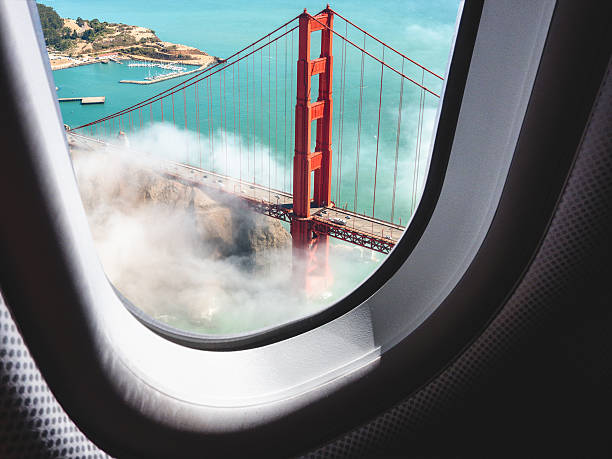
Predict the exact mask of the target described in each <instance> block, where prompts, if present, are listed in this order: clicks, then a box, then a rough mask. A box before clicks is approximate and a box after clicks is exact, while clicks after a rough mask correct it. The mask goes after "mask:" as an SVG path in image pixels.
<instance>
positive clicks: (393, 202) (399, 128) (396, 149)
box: [391, 58, 405, 223]
mask: <svg viewBox="0 0 612 459" xmlns="http://www.w3.org/2000/svg"><path fill="white" fill-rule="evenodd" d="M404 62H405V60H404V58H402V73H404ZM400 79H401V83H400V96H399V107H398V109H397V134H396V137H395V165H394V167H393V198H392V200H391V223H393V218H394V217H395V191H396V188H397V161H398V158H399V142H400V130H401V127H402V99H403V97H404V78H403V77H400Z"/></svg>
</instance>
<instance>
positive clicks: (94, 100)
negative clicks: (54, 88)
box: [57, 96, 106, 105]
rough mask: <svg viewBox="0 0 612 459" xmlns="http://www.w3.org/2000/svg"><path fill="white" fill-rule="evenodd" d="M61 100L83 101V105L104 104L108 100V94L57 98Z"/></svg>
mask: <svg viewBox="0 0 612 459" xmlns="http://www.w3.org/2000/svg"><path fill="white" fill-rule="evenodd" d="M57 100H58V101H59V102H75V101H77V100H80V101H81V105H90V104H103V103H104V102H106V96H94V97H60V98H59V99H57Z"/></svg>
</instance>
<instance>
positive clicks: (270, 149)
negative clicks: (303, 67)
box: [268, 38, 272, 202]
mask: <svg viewBox="0 0 612 459" xmlns="http://www.w3.org/2000/svg"><path fill="white" fill-rule="evenodd" d="M271 67H272V46H271V45H270V38H268V202H270V201H271V199H270V197H271V196H272V195H271V194H270V193H271V192H270V187H271V185H272V183H271V176H272V174H271V172H272V170H271V161H272V133H271V131H272V87H271V79H272V78H271V73H272V69H271Z"/></svg>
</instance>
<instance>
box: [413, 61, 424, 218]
mask: <svg viewBox="0 0 612 459" xmlns="http://www.w3.org/2000/svg"><path fill="white" fill-rule="evenodd" d="M424 73H425V71H424V70H423V78H424V76H425V75H424ZM422 125H423V91H422V90H421V91H419V117H418V121H417V135H416V148H415V153H414V171H413V174H412V202H411V211H410V213H411V214H412V213H414V209H415V206H416V202H417V193H418V184H417V181H418V179H419V159H420V158H419V156H420V150H421V127H422Z"/></svg>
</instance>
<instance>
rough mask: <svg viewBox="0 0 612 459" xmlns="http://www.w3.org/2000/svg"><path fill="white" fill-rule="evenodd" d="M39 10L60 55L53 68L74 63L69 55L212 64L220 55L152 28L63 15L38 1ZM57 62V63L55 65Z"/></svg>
mask: <svg viewBox="0 0 612 459" xmlns="http://www.w3.org/2000/svg"><path fill="white" fill-rule="evenodd" d="M37 7H38V14H39V16H40V22H41V26H42V30H43V35H44V37H45V43H46V45H47V48H48V50H49V51H50V52H51V53H53V54H55V53H61V54H64V55H65V57H66V58H67V59H65V62H62V57H64V56H57V57H59V59H56V60H57V61H58V62H55V63H53V62H52V68H54V69H55V68H63V67H66V66H71V65H72V64H71V61H70V60H69V58H83V57H84V58H95V57H97V56H105V55H109V54H119V55H124V56H125V57H130V58H135V59H138V58H140V59H143V58H144V59H151V60H163V61H173V62H181V63H184V64H192V65H198V66H203V65H208V64H210V63H213V62H215V61H216V58H215V57H213V56H210V55H208V54H207V53H205V52H204V51H201V50H199V49H197V48H194V47H191V46H186V45H180V44H175V43H169V42H164V41H162V40H161V39H160V38H159V37H158V36H157V35H156V34H155V31H154V30H152V29H147V28H145V27H139V26H135V25H127V24H120V23H111V22H102V21H100V20H99V19H97V18H94V19H83V18H80V17H78V18H77V19H70V18H62V17H60V16H59V15H58V14H57V12H56V11H55V10H54V9H53V8H52V7H49V6H46V5H43V4H40V3H37ZM53 64H55V65H53Z"/></svg>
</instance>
